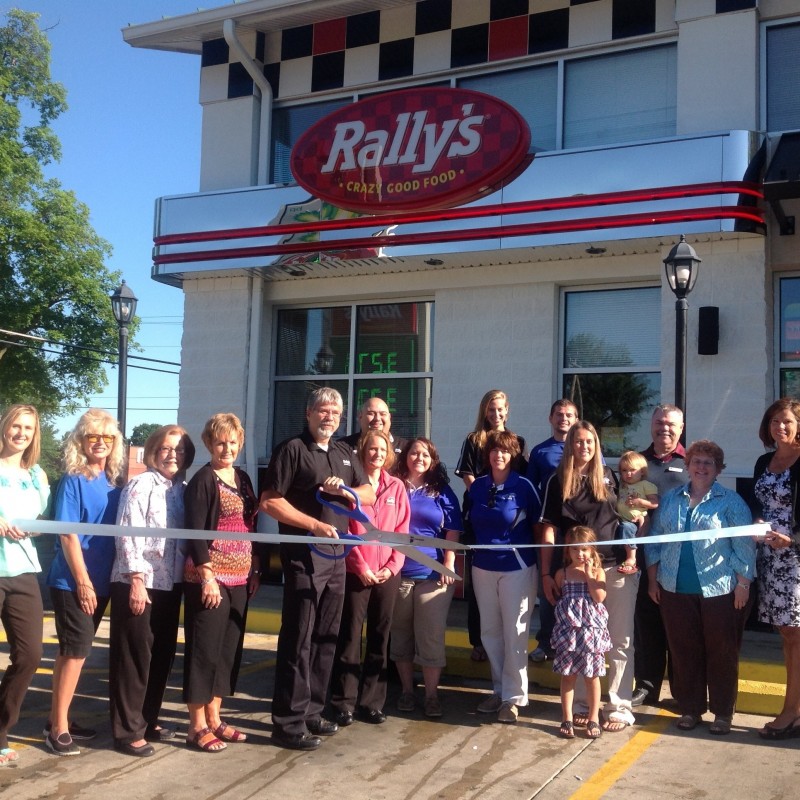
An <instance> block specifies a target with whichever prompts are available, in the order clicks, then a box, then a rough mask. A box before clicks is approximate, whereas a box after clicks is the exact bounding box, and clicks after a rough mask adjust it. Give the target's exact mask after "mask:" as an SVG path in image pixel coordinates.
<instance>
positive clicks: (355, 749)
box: [0, 618, 800, 800]
mask: <svg viewBox="0 0 800 800" xmlns="http://www.w3.org/2000/svg"><path fill="white" fill-rule="evenodd" d="M46 635H47V642H46V645H45V659H44V661H43V662H42V667H41V670H40V672H39V673H38V674H37V675H36V677H35V679H34V684H33V686H32V688H31V691H30V692H29V694H28V696H27V698H26V704H25V707H24V709H23V718H22V719H21V721H20V723H19V724H18V725H17V726H16V728H15V729H14V735H13V736H12V746H13V747H15V748H16V749H17V750H18V751H19V753H20V765H19V766H18V767H16V768H5V769H0V792H2V794H3V796H4V797H9V798H10V797H13V798H15V800H28V798H30V799H31V800H33V799H34V798H58V799H59V800H72V798H76V799H77V798H102V799H103V800H106V799H107V798H110V797H114V796H115V795H119V796H121V797H126V798H128V797H137V798H153V799H155V798H165V799H166V798H170V799H171V800H182V799H183V798H186V799H187V800H206V799H208V800H211V798H223V797H235V798H236V800H242V799H243V798H256V797H257V798H260V797H267V796H269V797H275V798H281V800H307V798H310V797H312V796H313V797H329V798H348V800H399V798H408V800H411V798H414V800H417V798H420V799H422V798H431V799H433V798H436V799H437V800H461V799H462V798H464V799H466V798H487V800H491V798H503V799H504V800H505V799H506V798H521V799H522V798H540V800H556V798H558V799H559V800H560V799H561V798H599V797H608V798H623V797H625V798H627V800H630V798H632V797H636V798H726V800H727V798H732V797H733V798H737V797H747V796H753V797H762V798H770V799H771V800H780V799H781V798H787V800H788V799H789V798H792V800H794V798H796V796H797V777H796V776H797V763H798V758H797V756H798V748H799V747H800V740H792V741H789V742H785V743H780V744H777V745H776V744H769V745H768V744H765V743H763V742H761V741H760V740H759V739H758V737H757V736H756V735H755V729H756V728H757V727H760V726H761V725H762V724H763V723H764V721H765V719H766V718H765V717H760V716H750V715H742V714H739V715H737V717H736V719H735V722H734V731H733V733H732V734H731V735H730V736H729V737H723V738H718V737H713V736H710V735H709V734H708V728H707V725H706V726H702V727H700V728H698V729H697V730H696V731H693V732H692V733H689V734H686V733H678V732H677V731H676V730H675V728H674V726H673V724H672V720H673V719H674V714H672V713H671V712H670V711H669V710H668V709H656V708H645V709H643V710H642V713H641V714H639V717H638V720H639V724H637V725H636V726H635V727H633V728H629V729H627V730H626V731H624V732H622V733H615V734H605V735H604V736H603V737H602V738H601V739H600V740H598V741H596V742H590V741H589V740H587V739H585V738H582V737H581V736H580V733H579V735H578V737H577V738H576V739H574V740H571V741H565V740H563V739H560V738H558V736H557V726H558V723H559V721H560V710H559V709H560V706H559V699H558V694H557V692H555V691H554V690H552V689H548V688H543V687H537V686H534V685H532V686H531V694H530V701H531V702H530V705H529V706H528V707H527V708H526V709H524V710H523V711H522V713H521V715H520V720H519V722H518V723H517V725H515V726H510V725H500V724H498V723H496V722H493V721H492V720H491V719H485V718H484V717H483V716H482V715H477V714H476V713H475V706H476V705H477V703H478V702H479V700H480V699H482V697H483V696H484V693H486V692H488V691H489V682H488V680H487V679H486V678H485V677H481V675H477V676H470V677H463V676H462V677H458V676H450V677H448V678H447V679H446V683H445V685H444V686H443V688H442V699H443V704H444V707H445V714H444V717H443V718H442V719H441V720H436V721H431V720H426V719H424V718H423V717H422V716H421V715H420V714H400V713H398V712H395V711H394V710H393V700H394V696H396V690H394V691H393V693H392V695H390V701H389V703H388V705H387V712H388V713H389V714H390V716H389V719H388V720H387V722H386V723H385V724H384V725H379V726H373V725H365V724H363V723H358V722H356V723H355V724H354V725H353V726H352V727H349V728H347V729H345V730H342V731H340V732H339V733H338V734H337V735H336V736H334V737H331V738H328V739H326V740H325V742H324V745H323V746H322V747H321V748H320V749H319V750H317V751H315V752H313V753H297V752H294V751H286V750H282V749H279V748H277V747H274V746H273V745H272V744H271V743H270V740H269V734H270V731H271V723H270V698H271V694H272V668H273V665H274V648H275V644H276V637H275V636H274V635H270V634H248V636H247V641H246V647H245V657H244V662H243V668H242V673H241V677H240V686H239V689H240V691H239V692H238V693H237V696H236V697H235V698H232V699H231V700H230V701H229V702H227V703H226V705H225V712H226V713H225V715H224V717H225V718H226V719H228V720H229V721H231V722H234V723H235V724H236V725H237V727H240V728H241V729H242V730H244V731H245V732H246V733H247V734H248V736H249V739H248V741H247V742H246V743H244V744H236V745H229V747H228V748H227V750H225V751H224V752H222V753H219V754H206V753H201V752H199V751H197V750H193V749H190V748H188V747H187V746H186V745H185V743H184V737H183V736H182V735H179V736H178V737H176V739H175V740H173V741H172V742H169V743H164V744H158V745H156V755H155V756H154V757H152V758H146V759H136V758H131V757H129V756H125V755H122V754H120V753H117V752H115V751H114V750H113V749H112V739H111V733H110V727H109V722H108V702H107V699H106V698H107V674H106V663H107V645H108V629H107V622H104V623H103V625H102V626H101V629H100V632H99V635H98V639H97V642H96V645H95V648H94V650H93V653H92V656H91V658H90V660H89V661H88V662H87V667H86V670H85V674H84V676H83V678H82V681H81V684H80V686H79V695H78V696H77V697H76V699H75V702H74V704H73V710H74V715H73V716H74V718H75V719H77V720H78V721H79V722H81V723H82V724H85V725H91V726H93V727H96V728H97V729H98V730H99V732H100V733H99V735H98V737H97V738H96V739H95V740H93V741H92V742H90V743H88V745H85V746H83V747H82V753H81V755H80V756H76V757H70V758H59V757H56V756H54V755H52V754H50V753H49V752H48V751H47V750H46V748H45V746H44V742H43V739H42V735H41V730H42V725H43V723H44V721H45V719H46V716H47V710H48V708H49V702H50V693H49V689H50V671H51V668H52V663H53V657H54V655H55V638H54V631H53V626H52V620H51V619H49V618H48V620H47V621H46ZM6 653H7V648H6V646H5V645H0V664H4V663H5V655H6ZM181 666H182V665H181V655H180V650H179V655H178V658H177V659H176V664H175V671H174V672H173V676H172V680H171V682H170V686H169V689H168V692H167V698H166V700H167V702H166V706H165V711H164V715H163V717H164V720H165V721H166V722H168V723H170V724H174V725H177V726H178V727H179V729H181V730H182V731H185V730H186V711H185V707H184V706H183V705H182V703H181V698H180V675H181V672H180V670H181ZM479 666H480V668H481V669H483V668H484V667H485V665H479ZM479 671H480V670H479ZM485 675H486V676H488V669H486V670H485Z"/></svg>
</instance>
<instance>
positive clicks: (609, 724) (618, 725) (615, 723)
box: [586, 719, 628, 738]
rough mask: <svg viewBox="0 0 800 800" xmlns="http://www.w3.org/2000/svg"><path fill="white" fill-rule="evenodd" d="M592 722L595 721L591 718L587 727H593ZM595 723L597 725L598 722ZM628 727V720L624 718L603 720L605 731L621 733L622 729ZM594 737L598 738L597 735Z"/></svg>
mask: <svg viewBox="0 0 800 800" xmlns="http://www.w3.org/2000/svg"><path fill="white" fill-rule="evenodd" d="M592 724H593V723H592V721H591V720H590V721H589V724H588V725H587V726H586V727H587V728H591V726H592ZM594 724H595V725H597V723H596V722H595V723H594ZM598 727H600V726H598ZM627 727H628V723H627V722H622V720H618V719H605V720H603V725H602V729H603V730H604V731H606V733H619V732H620V731H624V730H625V728H627ZM594 738H597V737H594Z"/></svg>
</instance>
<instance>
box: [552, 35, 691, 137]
mask: <svg viewBox="0 0 800 800" xmlns="http://www.w3.org/2000/svg"><path fill="white" fill-rule="evenodd" d="M565 70H566V75H565V88H564V147H591V146H593V145H602V144H615V143H617V142H631V141H635V140H639V139H657V138H659V137H663V136H674V135H675V131H676V115H677V103H678V100H677V98H678V81H677V49H676V48H675V47H674V46H672V45H669V46H664V47H650V48H647V49H644V50H626V51H624V52H621V53H612V54H609V55H605V56H596V57H594V58H582V59H576V60H574V61H568V62H567V63H566V67H565Z"/></svg>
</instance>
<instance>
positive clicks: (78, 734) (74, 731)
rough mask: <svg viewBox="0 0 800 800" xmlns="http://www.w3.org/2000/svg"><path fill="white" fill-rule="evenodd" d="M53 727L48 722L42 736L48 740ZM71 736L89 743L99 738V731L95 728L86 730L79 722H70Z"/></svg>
mask: <svg viewBox="0 0 800 800" xmlns="http://www.w3.org/2000/svg"><path fill="white" fill-rule="evenodd" d="M52 727H53V725H52V723H51V722H48V723H47V724H46V725H45V726H44V730H43V731H42V736H44V737H45V738H47V737H48V736H49V735H50V731H51V730H52ZM69 735H70V736H71V737H72V738H73V739H76V740H77V741H79V742H88V741H89V740H90V739H94V737H95V736H97V731H96V730H95V729H94V728H84V727H83V726H82V725H78V723H77V722H70V724H69Z"/></svg>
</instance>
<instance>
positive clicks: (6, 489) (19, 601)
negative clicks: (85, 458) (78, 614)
mask: <svg viewBox="0 0 800 800" xmlns="http://www.w3.org/2000/svg"><path fill="white" fill-rule="evenodd" d="M0 437H2V442H0V619H1V620H2V622H3V627H4V628H5V631H6V636H7V638H8V642H9V646H10V650H11V653H10V660H11V664H10V666H9V667H8V669H6V671H5V674H4V675H3V680H2V682H0V767H7V766H15V765H16V763H17V760H18V758H19V756H18V755H17V753H16V751H14V750H12V749H11V748H10V747H9V746H8V731H9V729H10V728H11V726H12V725H14V723H16V721H17V719H19V710H20V707H21V706H22V699H23V698H24V697H25V692H26V691H27V690H28V686H29V685H30V682H31V678H33V675H34V673H35V672H36V669H37V667H38V666H39V662H40V661H41V659H42V615H43V611H42V595H41V593H40V591H39V584H38V582H37V580H36V573H37V572H41V567H40V566H39V557H38V556H37V554H36V548H35V547H34V546H33V542H32V541H31V540H30V539H29V538H28V535H27V534H26V533H25V531H23V530H20V529H19V528H18V527H17V526H16V525H13V524H12V522H11V521H12V520H14V519H36V518H37V517H38V516H39V515H40V514H41V513H42V511H44V509H45V506H46V505H47V499H48V497H49V495H50V487H49V486H48V484H47V476H46V475H45V474H44V471H43V470H42V468H41V467H40V466H39V465H38V464H37V463H36V462H37V461H38V460H39V449H40V442H41V436H40V431H39V415H38V414H37V413H36V409H35V408H34V407H33V406H28V405H13V406H11V407H10V408H9V409H8V410H7V411H6V413H5V414H3V416H2V417H1V418H0Z"/></svg>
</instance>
